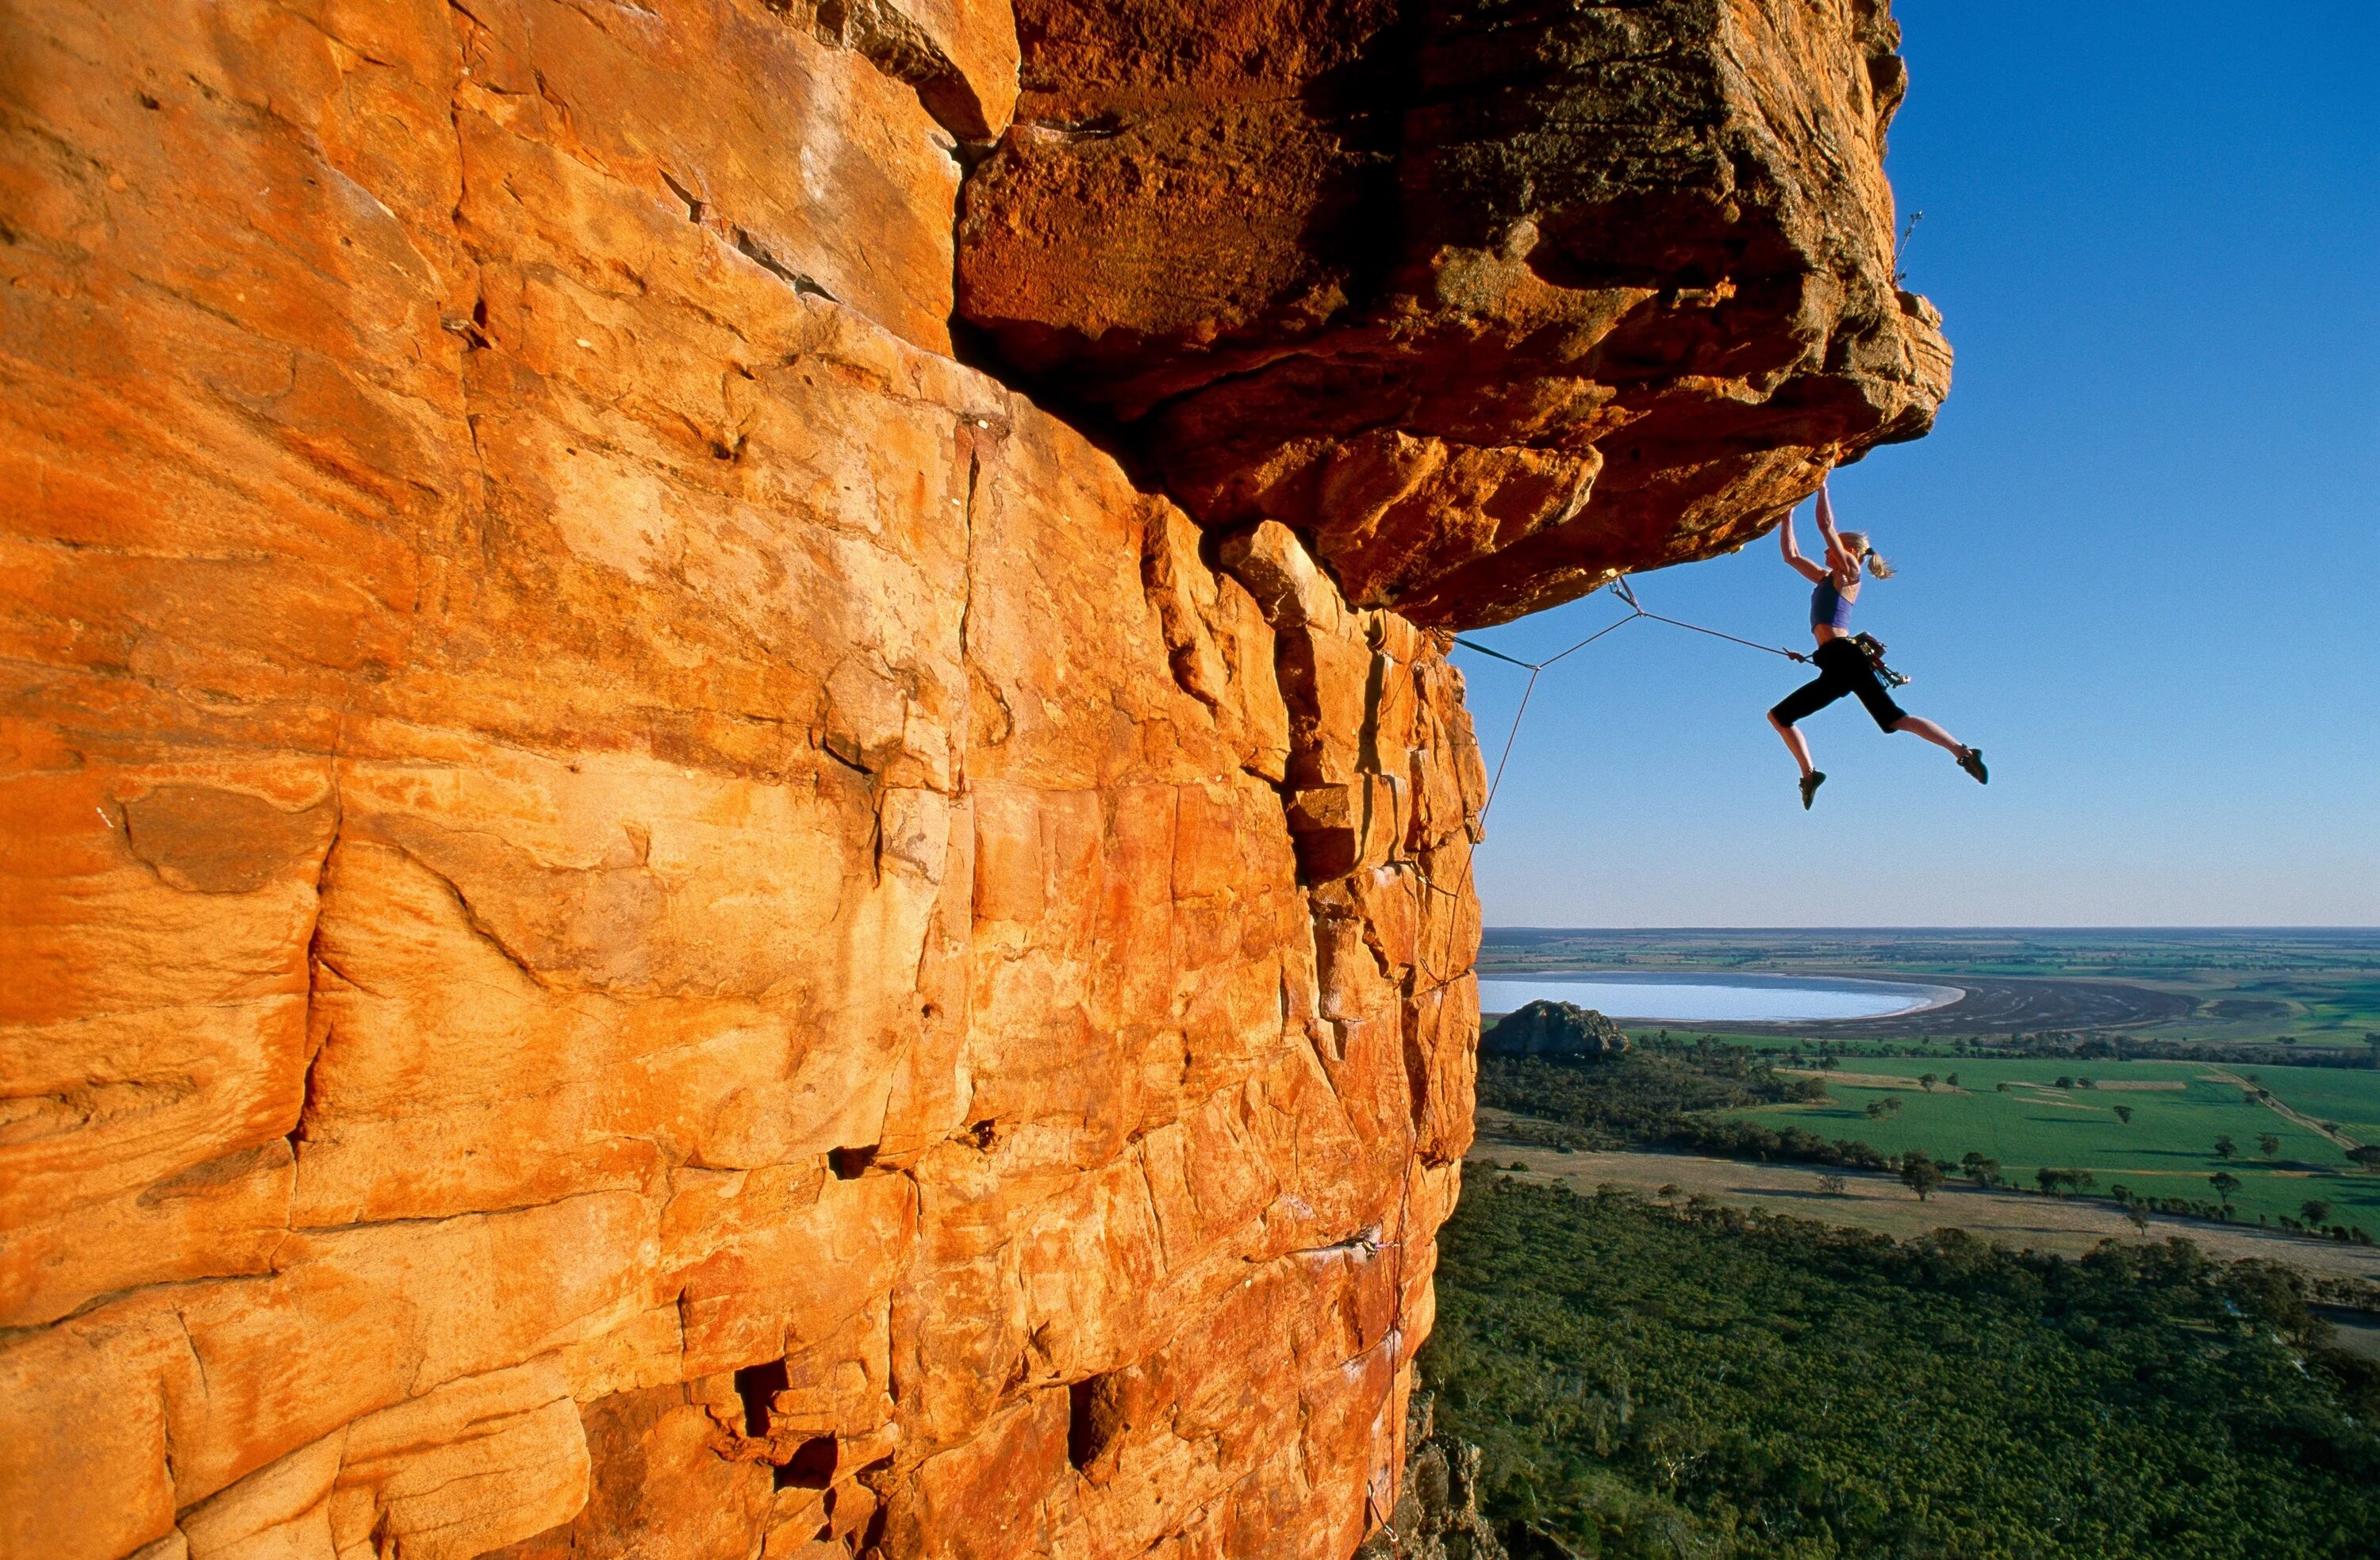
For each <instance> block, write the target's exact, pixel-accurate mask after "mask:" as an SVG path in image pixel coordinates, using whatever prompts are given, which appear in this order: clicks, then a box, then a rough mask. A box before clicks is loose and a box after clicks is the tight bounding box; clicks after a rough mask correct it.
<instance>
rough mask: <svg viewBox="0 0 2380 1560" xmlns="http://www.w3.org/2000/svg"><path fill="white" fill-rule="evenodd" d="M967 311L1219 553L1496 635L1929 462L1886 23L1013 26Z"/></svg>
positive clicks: (1730, 16)
mask: <svg viewBox="0 0 2380 1560" xmlns="http://www.w3.org/2000/svg"><path fill="white" fill-rule="evenodd" d="M1017 18H1018V23H1019V28H1020V31H1021V34H1022V37H1023V41H1024V85H1025V92H1024V95H1023V97H1022V99H1021V100H1020V102H1019V103H1018V106H1017V113H1018V121H1017V124H1016V125H1015V127H1014V128H1013V129H1011V130H1010V132H1009V133H1008V135H1007V136H1006V137H1004V138H1003V139H1002V141H1001V142H1000V145H999V147H998V149H997V150H996V151H994V152H993V153H992V154H991V155H990V158H989V159H988V160H987V161H986V162H984V163H982V165H981V166H979V167H978V168H977V170H976V171H975V173H974V174H973V175H971V176H970V177H969V179H968V181H967V185H966V189H965V200H964V211H963V217H962V222H961V226H960V247H959V305H960V310H961V313H962V314H963V315H964V317H965V319H966V320H969V321H970V322H971V323H972V324H973V325H974V326H975V327H976V328H977V329H978V330H980V331H981V332H983V333H985V334H986V335H987V336H988V337H989V338H990V343H991V346H992V349H993V350H994V351H996V352H997V353H998V354H999V355H1001V356H1002V357H1003V358H1004V359H1005V360H1006V361H1008V362H1010V363H1012V364H1014V365H1015V366H1017V367H1018V368H1019V369H1023V370H1025V371H1026V373H1028V374H1029V375H1030V376H1031V377H1032V381H1033V382H1034V383H1036V384H1037V385H1038V386H1039V387H1040V388H1041V389H1042V391H1043V392H1044V393H1046V394H1048V395H1049V396H1050V397H1052V398H1053V399H1055V400H1056V401H1058V402H1060V403H1061V404H1063V405H1073V406H1076V407H1081V408H1084V409H1086V410H1087V411H1089V412H1091V413H1093V414H1095V415H1097V416H1099V417H1101V418H1102V419H1103V420H1105V421H1107V422H1108V423H1110V424H1111V426H1112V427H1113V428H1114V429H1116V431H1117V436H1118V437H1119V438H1120V439H1122V440H1123V441H1125V442H1126V443H1127V444H1129V445H1131V446H1132V447H1134V448H1135V449H1136V450H1138V451H1140V452H1142V453H1143V455H1144V457H1145V458H1146V459H1147V462H1148V463H1149V466H1150V468H1151V469H1152V470H1153V471H1154V472H1155V473H1156V474H1157V475H1158V476H1159V477H1160V478H1162V480H1163V482H1164V483H1165V485H1166V486H1167V488H1168V489H1169V490H1170V491H1171V492H1172V494H1173V496H1174V497H1175V498H1177V499H1178V500H1180V501H1181V502H1182V503H1183V504H1184V505H1185V506H1186V507H1187V508H1188V509H1189V511H1190V512H1191V513H1192V514H1194V515H1196V517H1197V518H1198V519H1199V520H1200V521H1201V522H1203V523H1205V524H1208V525H1210V526H1230V525H1234V524H1239V523H1243V522H1245V521H1247V520H1250V519H1255V518H1258V517H1267V518H1271V519H1277V520H1281V521H1285V522H1287V523H1288V524H1290V525H1291V526H1294V527H1296V528H1297V530H1298V531H1299V532H1300V533H1301V534H1302V535H1304V536H1305V537H1306V538H1308V539H1309V540H1310V541H1311V542H1312V543H1313V544H1314V545H1315V547H1316V549H1317V550H1318V552H1319V554H1320V556H1321V557H1322V559H1323V560H1324V562H1326V563H1327V564H1328V565H1329V566H1330V569H1331V570H1332V572H1333V573H1334V574H1335V575H1336V577H1337V578H1338V580H1339V581H1340V583H1341V584H1342V586H1343V587H1345V589H1346V592H1347V594H1348V596H1349V598H1350V599H1353V600H1354V601H1356V602H1358V603H1361V604H1363V605H1367V606H1395V607H1397V608H1398V609H1399V610H1400V611H1403V613H1404V614H1405V615H1406V616H1408V617H1410V618H1412V619H1413V620H1415V621H1416V622H1420V623H1451V624H1454V625H1457V626H1461V625H1463V624H1466V623H1483V622H1490V621H1499V620H1501V619H1504V618H1509V617H1513V616H1517V615H1519V614H1520V613H1523V612H1525V611H1533V610H1535V609H1536V608H1539V607H1544V606H1549V605H1552V604H1554V603H1555V602H1558V601H1561V600H1565V599H1570V598H1572V597H1574V596H1577V595H1580V594H1582V593H1584V592H1585V591H1586V590H1588V589H1591V588H1593V587H1595V586H1597V585H1599V584H1601V583H1603V582H1604V581H1605V580H1608V579H1609V578H1610V577H1611V576H1612V574H1614V573H1616V572H1619V571H1622V570H1629V569H1642V568H1645V567H1650V566H1656V565H1658V564H1661V563H1667V562H1682V561H1684V560H1687V559H1692V558H1698V557H1705V556H1708V555H1709V554H1711V553H1713V552H1716V551H1719V550H1725V549H1727V548H1730V547H1733V546H1737V545H1740V544H1741V543H1742V542H1743V540H1744V539H1745V538H1748V537H1750V536H1752V535H1754V534H1755V532H1756V531H1758V530H1760V529H1764V528H1766V527H1767V526H1768V525H1769V524H1771V523H1772V522H1773V521H1774V520H1775V519H1776V518H1777V516H1778V515H1779V514H1780V513H1781V512H1782V510H1783V509H1784V507H1786V506H1787V505H1789V504H1791V502H1795V501H1797V500H1799V499H1801V498H1802V497H1803V496H1805V495H1806V494H1807V493H1808V492H1809V491H1810V490H1812V489H1813V488H1814V487H1815V485H1816V483H1817V481H1818V479H1819V478H1820V477H1821V476H1822V475H1823V473H1824V471H1825V469H1826V467H1827V466H1828V465H1829V464H1830V463H1832V462H1834V461H1836V460H1838V459H1848V458H1853V457H1855V456H1856V455H1857V454H1858V453H1860V452H1862V451H1864V450H1865V449H1866V448H1868V447H1869V446H1871V445H1873V444H1875V443H1877V442H1881V441H1892V440H1902V439H1911V438H1914V437H1916V436H1918V435H1919V434H1921V433H1923V432H1925V429H1927V427H1928V426H1930V424H1931V422H1932V418H1933V413H1934V408H1935V406H1936V405H1937V403H1938V402H1939V401H1940V400H1941V398H1942V396H1943V394H1944V393H1945V391H1946V389H1947V388H1948V383H1949V348H1948V347H1947V346H1946V345H1944V343H1943V340H1942V337H1941V335H1940V333H1939V331H1938V329H1937V325H1938V319H1937V316H1936V314H1935V313H1934V311H1933V309H1932V308H1930V307H1929V306H1928V305H1927V304H1926V303H1925V301H1924V300H1923V299H1921V298H1919V297H1917V296H1914V295H1913V294H1910V293H1906V292H1903V291H1900V288H1899V286H1898V284H1897V282H1896V279H1895V275H1894V248H1895V245H1894V236H1893V229H1892V220H1893V219H1892V200H1891V192H1890V190H1889V189H1888V187H1887V186H1886V183H1885V180H1884V175H1883V170H1882V152H1883V142H1884V134H1885V127H1886V125H1887V124H1888V122H1889V120H1890V119H1891V117H1892V113H1893V110H1894V109H1895V108H1896V107H1897V106H1898V105H1899V103H1900V97H1901V91H1902V88H1903V85H1904V82H1905V79H1906V77H1905V71H1904V69H1903V67H1902V64H1901V61H1900V56H1899V55H1898V54H1895V53H1894V52H1893V51H1894V49H1895V48H1896V47H1897V45H1898V42H1899V39H1900V30H1899V29H1898V27H1897V26H1895V24H1894V23H1893V22H1892V20H1891V18H1890V17H1889V15H1888V12H1887V9H1886V6H1885V5H1884V3H1883V0H1628V3H1621V0H1419V3H1401V0H1222V3H1220V4H1217V5H1204V6H1183V5H1179V4H1176V3H1173V0H1018V5H1017Z"/></svg>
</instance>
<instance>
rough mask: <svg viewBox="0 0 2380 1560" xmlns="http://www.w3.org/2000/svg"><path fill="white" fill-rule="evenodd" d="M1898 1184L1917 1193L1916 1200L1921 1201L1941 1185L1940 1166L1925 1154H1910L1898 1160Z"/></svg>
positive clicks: (1931, 1194)
mask: <svg viewBox="0 0 2380 1560" xmlns="http://www.w3.org/2000/svg"><path fill="white" fill-rule="evenodd" d="M1900 1184H1901V1185H1903V1186H1905V1187H1907V1188H1908V1189H1909V1190H1910V1191H1913V1192H1915V1193H1917V1200H1918V1201H1919V1202H1920V1203H1923V1202H1925V1200H1926V1199H1927V1198H1929V1197H1931V1196H1933V1195H1934V1192H1935V1191H1936V1189H1937V1188H1938V1187H1939V1186H1941V1184H1942V1167H1941V1166H1939V1165H1937V1164H1936V1163H1934V1161H1933V1159H1932V1158H1931V1157H1930V1156H1928V1155H1923V1154H1913V1155H1909V1156H1908V1157H1907V1158H1905V1159H1903V1160H1901V1162H1900Z"/></svg>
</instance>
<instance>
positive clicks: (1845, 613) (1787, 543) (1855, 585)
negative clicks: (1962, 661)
mask: <svg viewBox="0 0 2380 1560" xmlns="http://www.w3.org/2000/svg"><path fill="white" fill-rule="evenodd" d="M1818 535H1819V537H1820V538H1822V539H1823V540H1824V541H1825V542H1826V544H1827V561H1826V563H1825V565H1824V566H1823V567H1821V566H1820V565H1818V564H1816V563H1813V562H1810V560H1808V559H1807V558H1804V557H1803V556H1802V549H1801V548H1800V546H1799V545H1798V544H1796V542H1795V541H1794V538H1793V516H1792V515H1791V514H1787V515H1786V516H1785V524H1783V525H1782V526H1779V527H1778V528H1777V539H1778V542H1779V545H1780V546H1781V547H1782V548H1783V549H1784V552H1785V562H1787V563H1789V564H1791V566H1792V568H1793V571H1794V572H1795V573H1796V574H1800V575H1802V577H1803V578H1804V579H1807V580H1809V581H1810V582H1811V584H1812V586H1813V588H1812V590H1811V592H1810V633H1811V635H1812V636H1813V637H1815V639H1816V640H1817V642H1818V647H1817V649H1816V651H1815V653H1813V654H1812V655H1811V657H1810V659H1811V661H1812V663H1813V664H1815V666H1816V667H1817V669H1818V675H1817V676H1816V677H1815V678H1814V679H1812V680H1811V681H1810V682H1807V683H1803V684H1802V686H1800V687H1798V688H1796V689H1794V690H1793V691H1792V692H1791V693H1790V694H1788V695H1785V696H1784V698H1782V699H1780V700H1779V701H1778V704H1777V706H1776V707H1775V708H1773V709H1771V710H1770V711H1769V712H1768V723H1769V724H1770V725H1771V726H1774V727H1775V728H1777V734H1778V735H1779V736H1780V737H1782V738H1784V739H1785V746H1786V748H1787V750H1788V751H1790V752H1791V754H1792V755H1793V762H1795V763H1796V764H1799V765H1801V766H1802V807H1803V811H1805V812H1806V811H1807V810H1808V809H1809V806H1810V803H1811V802H1812V800H1813V799H1815V797H1816V796H1817V794H1818V787H1820V786H1822V785H1824V784H1826V783H1827V776H1826V772H1825V771H1824V770H1822V769H1819V768H1815V767H1814V766H1813V765H1812V764H1811V762H1810V744H1809V742H1808V740H1807V739H1805V738H1804V737H1803V735H1802V733H1801V732H1799V731H1797V730H1795V729H1794V722H1796V721H1798V720H1801V719H1802V718H1803V716H1805V715H1813V714H1815V713H1816V712H1817V711H1819V710H1821V709H1824V708H1825V707H1827V706H1828V705H1830V704H1832V703H1834V702H1835V701H1836V700H1837V699H1839V698H1841V697H1842V696H1843V695H1845V694H1849V695H1852V696H1853V697H1855V698H1857V699H1858V700H1859V701H1860V703H1861V704H1863V705H1864V706H1866V707H1867V712H1868V714H1869V715H1870V716H1871V717H1873V718H1874V720H1876V724H1877V725H1878V726H1880V727H1882V728H1883V729H1884V730H1886V731H1888V732H1911V733H1913V734H1914V735H1917V736H1921V737H1924V738H1925V740H1926V741H1927V742H1930V743H1932V744H1934V745H1935V746H1937V747H1939V748H1943V749H1945V750H1947V751H1948V752H1949V754H1950V756H1952V757H1954V758H1956V759H1958V761H1959V768H1962V769H1964V770H1966V771H1967V773H1969V774H1971V775H1973V776H1974V777H1975V780H1976V781H1977V782H1978V783H1986V784H1987V783H1989V781H1990V780H1991V776H1990V774H1989V773H1988V772H1987V771H1986V770H1985V768H1984V752H1983V749H1981V748H1979V747H1969V746H1967V745H1966V744H1964V743H1961V741H1960V740H1959V739H1958V738H1956V737H1954V736H1952V735H1951V734H1950V733H1949V732H1946V731H1944V730H1943V729H1942V728H1941V727H1939V726H1937V725H1936V724H1935V723H1934V722H1933V721H1931V720H1925V719H1924V718H1922V717H1920V716H1915V715H1912V714H1910V713H1909V712H1908V711H1907V710H1905V709H1902V708H1901V707H1900V706H1899V705H1897V704H1895V703H1893V702H1892V695H1891V693H1890V691H1889V690H1888V689H1887V688H1886V687H1885V682H1884V672H1883V671H1882V668H1883V664H1884V647H1883V646H1881V645H1878V644H1876V641H1875V640H1874V639H1872V638H1870V637H1869V636H1868V635H1864V634H1863V635H1856V636H1854V635H1852V632H1851V623H1852V603H1853V602H1854V601H1857V600H1858V599H1859V593H1860V580H1861V577H1862V575H1863V574H1874V575H1875V576H1876V578H1877V579H1880V580H1881V579H1890V578H1891V577H1892V566H1891V565H1890V564H1888V563H1887V562H1885V561H1884V560H1883V558H1881V557H1880V556H1878V555H1877V553H1876V550H1875V549H1874V548H1872V547H1870V546H1869V545H1868V540H1867V533H1866V532H1864V531H1841V532H1838V531H1837V530H1836V529H1835V506H1834V503H1833V502H1832V501H1831V500H1830V499H1829V498H1828V495H1827V489H1826V485H1825V484H1824V483H1821V484H1819V487H1818ZM1903 681H1906V679H1903Z"/></svg>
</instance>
